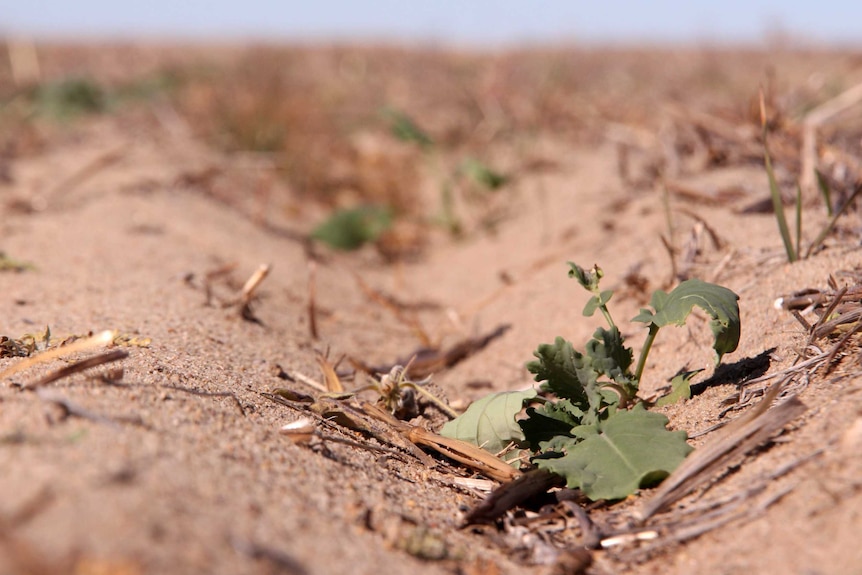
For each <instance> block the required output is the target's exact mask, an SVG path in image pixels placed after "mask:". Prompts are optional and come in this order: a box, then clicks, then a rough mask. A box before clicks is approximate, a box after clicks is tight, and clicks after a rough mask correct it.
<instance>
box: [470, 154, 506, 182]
mask: <svg viewBox="0 0 862 575" xmlns="http://www.w3.org/2000/svg"><path fill="white" fill-rule="evenodd" d="M461 170H463V172H464V173H465V174H466V175H467V177H468V178H470V179H471V180H473V181H474V182H476V183H477V184H479V185H481V186H483V187H485V188H487V189H489V190H498V189H500V188H502V187H503V186H505V185H506V184H507V183H508V181H509V178H508V176H505V175H503V174H501V173H500V172H496V171H494V170H492V169H491V168H489V167H488V166H487V165H485V164H484V163H482V162H480V161H479V160H476V159H474V158H467V159H466V160H464V162H462V164H461Z"/></svg>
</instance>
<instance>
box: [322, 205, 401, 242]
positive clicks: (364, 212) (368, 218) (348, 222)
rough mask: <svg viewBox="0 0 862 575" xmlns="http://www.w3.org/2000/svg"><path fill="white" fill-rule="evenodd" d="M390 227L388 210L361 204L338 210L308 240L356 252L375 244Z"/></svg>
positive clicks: (390, 218) (389, 212)
mask: <svg viewBox="0 0 862 575" xmlns="http://www.w3.org/2000/svg"><path fill="white" fill-rule="evenodd" d="M391 225H392V212H391V210H390V209H389V208H386V207H382V206H374V205H364V206H359V207H357V208H352V209H344V210H338V211H336V212H334V213H333V214H332V215H331V216H329V218H327V219H326V220H325V221H324V222H323V223H321V224H320V225H319V226H317V228H315V230H314V231H313V232H312V233H311V237H312V238H313V239H315V240H318V241H321V242H323V243H325V244H327V245H328V246H330V247H332V248H336V249H340V250H355V249H358V248H360V247H362V246H363V245H365V244H366V243H369V242H374V241H375V240H377V238H379V237H380V235H381V234H382V233H384V232H385V231H386V230H388V229H389V228H390V227H391Z"/></svg>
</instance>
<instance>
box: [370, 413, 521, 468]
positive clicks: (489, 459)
mask: <svg viewBox="0 0 862 575" xmlns="http://www.w3.org/2000/svg"><path fill="white" fill-rule="evenodd" d="M361 405H362V410H363V411H365V413H367V414H368V415H370V416H371V417H374V418H376V419H379V420H380V421H383V422H384V423H387V424H389V425H391V426H392V427H394V428H395V429H397V430H398V431H399V432H400V433H401V434H403V435H404V437H406V438H407V439H409V440H410V441H411V442H413V443H414V444H416V445H422V446H425V447H430V448H431V449H433V450H435V451H437V452H438V453H440V454H442V455H445V456H446V457H448V458H450V459H453V460H455V461H458V462H459V463H462V464H464V465H466V466H468V467H471V468H473V469H475V470H477V471H479V472H480V473H483V474H484V475H487V476H488V477H490V478H492V479H495V480H497V481H502V482H506V481H512V480H513V479H515V478H516V477H518V476H519V475H520V473H519V472H518V471H517V470H516V469H515V468H513V467H512V466H511V465H509V464H508V463H506V462H505V461H503V460H502V459H499V458H498V457H494V456H493V455H491V454H490V453H488V452H487V451H485V450H484V449H481V448H479V447H476V446H475V445H472V444H470V443H467V442H465V441H461V440H459V439H453V438H450V437H443V436H442V435H438V434H436V433H434V432H432V431H428V430H427V429H424V428H422V427H418V426H415V425H410V424H409V423H405V422H403V421H401V420H399V419H396V418H395V417H394V416H392V414H390V413H389V412H388V411H385V410H383V409H380V408H379V407H377V406H376V405H373V404H370V403H366V402H363V403H362V404H361Z"/></svg>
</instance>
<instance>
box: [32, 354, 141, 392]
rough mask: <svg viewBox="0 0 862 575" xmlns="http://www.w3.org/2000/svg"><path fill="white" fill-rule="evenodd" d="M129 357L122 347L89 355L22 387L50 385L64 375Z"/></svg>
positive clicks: (67, 375) (33, 387)
mask: <svg viewBox="0 0 862 575" xmlns="http://www.w3.org/2000/svg"><path fill="white" fill-rule="evenodd" d="M127 357H129V352H127V351H124V350H122V349H114V350H111V351H107V352H105V353H102V354H99V355H96V356H93V357H88V358H87V359H82V360H81V361H76V362H75V363H73V364H71V365H67V366H65V367H61V368H60V369H58V370H55V371H52V372H51V373H49V374H48V375H46V376H45V377H43V378H41V379H38V380H36V381H34V382H32V383H28V384H25V385H23V386H21V387H22V389H35V388H37V387H41V386H43V385H48V384H49V383H54V382H55V381H58V380H60V379H63V378H64V377H69V376H70V375H72V374H74V373H78V372H80V371H85V370H88V369H91V368H94V367H98V366H100V365H105V364H106V363H113V362H115V361H119V360H121V359H125V358H127Z"/></svg>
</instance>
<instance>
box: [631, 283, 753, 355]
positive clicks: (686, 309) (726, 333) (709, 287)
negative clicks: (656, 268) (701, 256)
mask: <svg viewBox="0 0 862 575" xmlns="http://www.w3.org/2000/svg"><path fill="white" fill-rule="evenodd" d="M737 300H739V296H738V295H736V294H735V293H733V292H732V291H731V290H729V289H727V288H726V287H722V286H720V285H716V284H711V283H707V282H705V281H701V280H699V279H690V280H686V281H684V282H682V283H681V284H679V285H678V286H677V287H676V289H674V290H673V291H671V292H670V293H669V294H668V293H665V292H663V291H662V290H656V291H655V292H654V293H653V295H652V300H651V301H650V305H651V306H652V307H653V309H654V310H655V312H652V311H650V310H648V309H641V312H640V313H639V314H638V315H637V316H635V317H634V318H633V319H632V321H640V322H643V323H647V324H649V323H652V324H655V325H656V326H658V327H664V326H666V325H671V324H675V325H683V324H684V323H685V320H686V318H688V315H689V314H690V313H691V310H692V308H693V307H694V306H698V307H700V308H701V309H703V310H704V311H705V312H706V313H707V314H709V316H710V317H711V318H712V320H711V321H710V322H709V327H710V329H711V330H712V335H713V337H714V338H715V342H714V344H713V349H715V353H716V364H718V363H719V362H721V358H722V356H723V355H724V354H725V353H729V352H732V351H734V350H735V349H736V347H737V345H739V336H740V331H741V324H740V320H739V304H738V303H737Z"/></svg>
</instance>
